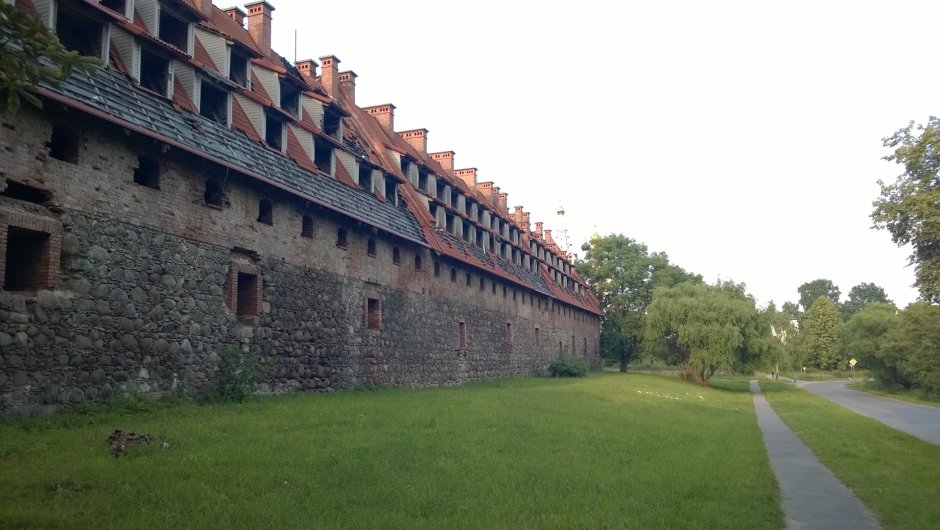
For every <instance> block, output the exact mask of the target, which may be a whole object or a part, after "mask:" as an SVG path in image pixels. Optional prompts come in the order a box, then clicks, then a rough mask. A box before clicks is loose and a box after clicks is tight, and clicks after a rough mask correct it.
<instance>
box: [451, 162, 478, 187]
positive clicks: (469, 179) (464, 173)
mask: <svg viewBox="0 0 940 530" xmlns="http://www.w3.org/2000/svg"><path fill="white" fill-rule="evenodd" d="M454 175H456V176H457V178H459V179H460V180H462V181H463V182H464V184H466V185H467V187H468V188H470V189H471V190H475V189H477V168H475V167H468V168H466V169H457V170H455V171H454Z"/></svg>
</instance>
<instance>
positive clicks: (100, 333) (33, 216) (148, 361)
mask: <svg viewBox="0 0 940 530" xmlns="http://www.w3.org/2000/svg"><path fill="white" fill-rule="evenodd" d="M48 112H50V115H51V117H52V118H53V120H61V119H67V121H68V123H75V122H76V120H75V119H76V118H77V117H78V116H77V115H75V114H74V113H72V114H71V115H66V116H64V117H63V115H61V111H56V110H55V109H50V110H49V111H48ZM57 112H58V113H57ZM86 121H87V123H85V124H84V125H83V126H82V129H81V130H80V134H81V138H82V140H81V144H80V150H79V153H78V159H77V161H75V163H70V162H65V161H62V160H56V159H53V158H51V157H49V156H48V146H47V142H49V140H50V137H51V131H52V126H51V122H50V121H49V119H47V116H44V115H42V114H40V113H38V112H36V111H32V110H29V109H25V110H24V111H22V112H21V113H20V114H19V115H17V116H15V117H11V116H9V115H3V116H2V122H3V123H2V125H3V127H0V148H2V149H3V150H4V156H3V157H2V159H0V176H3V177H4V179H5V180H6V181H14V182H17V183H21V184H25V185H28V186H31V187H33V188H35V189H40V190H42V193H43V194H44V197H45V198H44V200H42V201H37V200H30V199H32V198H31V197H26V199H27V200H24V198H23V197H19V196H14V197H10V196H0V226H2V227H3V229H4V230H5V229H6V228H7V226H19V225H23V223H24V222H32V223H34V225H35V226H42V227H47V228H44V229H43V230H48V231H49V232H51V233H52V236H53V239H54V240H55V241H56V244H57V247H56V248H55V249H54V251H55V252H57V253H58V256H57V262H56V263H57V265H58V271H57V277H56V278H55V280H54V282H53V284H51V285H48V286H46V287H44V288H41V289H35V290H24V291H5V290H0V413H3V414H11V413H34V412H39V411H44V410H49V409H53V408H56V407H58V406H62V405H70V404H76V403H81V402H83V401H86V400H103V399H108V398H111V397H114V396H117V395H124V394H131V393H147V394H156V395H159V394H163V393H166V392H181V393H184V394H187V395H197V394H199V393H200V392H203V391H205V390H206V388H207V386H208V384H209V382H210V380H211V379H212V374H213V371H214V369H215V365H216V361H217V358H218V357H217V355H218V353H219V352H220V351H221V349H222V348H224V347H226V346H227V345H232V344H237V345H239V346H240V347H242V348H243V349H250V350H252V351H254V352H257V353H259V354H261V355H263V356H265V357H267V358H269V359H271V360H272V361H273V363H274V366H275V370H274V373H273V374H272V375H271V376H270V377H269V378H268V380H267V381H265V383H264V385H262V390H263V391H270V392H285V391H293V390H330V389H338V388H347V387H351V386H355V385H360V384H367V383H368V384H388V385H402V386H422V385H439V384H457V383H461V382H465V381H470V380H475V379H482V378H493V377H506V376H511V375H522V374H542V373H545V370H546V368H547V366H548V364H549V363H550V362H551V361H552V360H553V359H555V358H556V357H557V356H558V355H559V354H560V353H566V354H572V353H573V354H575V355H578V356H582V357H585V358H587V359H588V360H589V361H590V364H591V365H592V366H593V367H594V368H597V367H599V356H598V353H597V351H598V350H597V347H598V346H597V340H598V322H597V319H596V318H595V317H593V316H591V315H588V314H586V313H581V312H578V311H575V310H574V309H572V308H562V307H560V306H557V305H555V304H554V303H553V302H552V301H551V300H550V299H548V298H545V297H541V296H538V295H536V294H535V293H532V292H530V291H526V290H524V289H523V288H521V287H519V286H516V285H514V284H510V283H503V282H502V281H501V280H499V279H497V278H494V277H490V276H488V275H485V274H484V275H482V276H481V274H480V273H479V272H478V271H476V270H474V269H472V268H465V267H463V265H462V264H460V263H455V262H449V261H438V265H439V271H440V274H439V275H435V273H434V263H435V261H436V260H437V257H436V256H434V255H433V254H432V253H431V252H430V251H429V250H428V249H426V248H423V247H421V246H419V245H417V244H414V243H409V242H406V241H403V240H398V239H396V238H393V237H390V236H388V235H387V234H385V233H384V232H382V231H381V230H376V229H374V228H371V227H367V226H364V225H361V224H359V223H356V222H354V221H352V220H349V219H344V218H342V217H338V216H335V215H334V214H332V213H331V212H328V211H326V210H322V209H317V208H311V207H309V206H308V205H304V204H302V203H301V202H300V201H297V200H294V199H293V198H292V197H290V196H287V195H286V194H284V193H282V192H278V191H277V190H273V189H265V188H263V187H260V186H259V185H257V184H255V183H253V182H250V181H248V180H247V179H244V178H242V177H239V176H238V175H225V174H220V170H219V169H218V168H215V167H212V166H210V165H208V164H206V163H203V162H201V161H199V160H197V159H195V158H194V157H191V156H189V155H183V154H178V153H175V152H164V150H163V149H161V146H160V145H157V144H154V143H153V142H152V141H150V140H146V139H142V138H136V137H133V136H128V135H125V134H124V133H123V132H122V131H120V130H118V129H116V128H114V127H112V126H109V125H107V124H103V123H94V122H91V121H88V120H86ZM141 154H146V155H147V156H153V157H154V158H156V159H158V160H159V161H160V175H159V189H151V188H148V187H146V186H142V185H140V184H136V183H134V182H133V172H134V168H135V167H136V166H137V164H138V156H139V155H141ZM207 176H212V177H215V176H217V177H219V178H222V179H224V182H225V187H224V195H225V201H224V206H223V207H221V208H215V207H210V206H207V205H206V204H205V202H204V201H203V191H204V183H205V179H206V178H207ZM8 195H9V194H8ZM14 195H16V194H14ZM260 198H267V199H270V200H271V201H272V202H273V204H274V212H273V217H274V222H273V224H272V225H271V226H269V225H267V224H263V223H259V222H257V216H258V202H259V200H260ZM37 202H41V203H42V204H36V203H37ZM304 215H308V216H311V217H312V218H313V220H314V230H313V232H312V234H309V233H308V234H302V231H301V225H302V221H301V219H302V217H303V216H304ZM24 220H25V221H24ZM339 228H345V229H346V230H347V231H348V242H347V245H346V246H345V247H342V246H338V245H337V244H336V235H337V230H338V229H339ZM2 234H5V232H0V235H2ZM308 236H309V237H308ZM4 237H5V236H4ZM369 239H372V240H373V241H374V242H375V247H374V249H375V252H374V253H373V254H374V255H372V254H370V253H369V252H368V243H367V241H368V240H369ZM0 243H3V241H2V238H0ZM396 249H397V251H398V254H399V257H400V259H399V263H398V264H394V263H393V261H392V255H393V252H395V251H396ZM4 256H5V254H4ZM415 256H418V257H420V259H421V267H420V268H417V267H416V263H415ZM452 268H454V269H455V275H454V279H455V280H456V281H452V276H451V269H452ZM246 271H247V272H250V273H252V274H256V275H257V278H258V280H259V285H258V288H257V296H258V301H259V302H258V304H257V305H258V307H257V311H251V314H249V315H243V316H238V315H236V313H235V311H234V310H233V309H234V305H235V303H236V302H235V299H236V298H237V297H238V293H237V292H236V289H235V283H237V278H238V272H246ZM468 273H469V274H470V283H469V285H468V284H467V281H466V275H467V274H468ZM481 278H482V281H483V285H482V286H483V288H482V289H481V288H480V281H481ZM494 285H495V287H494ZM369 299H372V300H374V301H378V307H379V308H380V309H379V313H380V315H379V320H380V322H379V325H378V326H377V327H378V329H370V327H369V325H368V324H369V321H368V315H367V311H368V309H367V308H368V300H369ZM461 324H462V325H463V326H464V330H465V344H464V346H463V347H461V345H460V333H459V329H460V327H461ZM536 329H538V332H536ZM536 333H538V335H539V337H538V340H537V339H536V336H535V335H536Z"/></svg>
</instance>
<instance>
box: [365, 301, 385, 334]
mask: <svg viewBox="0 0 940 530" xmlns="http://www.w3.org/2000/svg"><path fill="white" fill-rule="evenodd" d="M366 327H367V328H369V329H381V327H382V303H381V302H380V301H379V300H378V298H369V299H368V301H367V302H366Z"/></svg>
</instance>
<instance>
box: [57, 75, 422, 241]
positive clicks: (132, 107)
mask: <svg viewBox="0 0 940 530" xmlns="http://www.w3.org/2000/svg"><path fill="white" fill-rule="evenodd" d="M42 92H44V93H45V94H46V95H48V96H50V97H53V98H54V99H58V100H59V101H62V102H63V103H66V104H69V103H73V102H74V103H78V104H81V105H85V106H88V107H91V108H92V109H94V110H97V111H100V113H103V114H104V115H107V116H109V117H111V118H113V120H115V121H117V122H123V123H126V124H129V125H132V126H135V128H136V129H138V130H143V131H145V132H146V133H149V134H150V135H152V136H153V137H155V138H158V139H166V140H170V141H172V142H174V143H176V144H179V145H182V146H185V147H188V148H190V150H192V151H194V152H196V153H204V154H206V155H209V156H210V157H212V158H214V159H216V160H220V161H226V162H228V163H229V164H228V165H233V166H235V169H243V170H247V172H249V173H253V174H256V175H259V176H262V177H264V178H266V179H269V180H270V181H272V182H273V183H276V184H279V185H280V186H281V187H283V188H284V189H287V190H289V191H292V192H294V193H295V194H297V195H300V196H301V197H303V198H306V199H308V200H311V201H312V202H315V203H317V204H320V205H322V206H325V207H326V208H328V209H330V210H334V211H336V212H339V213H343V214H346V215H348V216H350V217H353V218H355V219H358V220H361V221H363V222H366V223H368V224H370V225H373V226H375V227H377V228H379V229H382V230H384V231H386V232H389V233H391V234H395V235H398V236H401V237H404V238H405V239H409V240H411V241H414V242H418V243H421V244H424V245H426V244H427V243H426V240H425V238H424V234H423V231H422V229H421V227H420V226H419V225H418V222H417V220H416V219H415V218H414V216H413V215H412V214H411V213H410V212H409V211H408V210H407V208H406V207H405V206H404V205H400V206H395V205H392V204H389V203H387V202H384V201H380V200H379V199H378V198H376V197H375V196H374V195H372V194H370V193H365V192H363V191H361V190H358V189H356V188H353V187H350V186H347V185H345V184H342V183H340V182H337V181H336V180H333V179H332V178H330V177H328V176H325V175H322V174H319V173H315V172H311V171H307V170H305V169H303V168H301V167H300V166H298V165H297V164H296V163H294V162H293V161H291V160H290V159H288V158H286V157H285V156H284V155H283V154H281V153H280V152H276V151H274V150H272V149H270V148H268V147H266V146H264V145H262V144H260V143H256V142H253V141H251V140H250V139H248V138H247V137H246V136H245V135H244V134H243V133H241V132H238V131H235V130H233V129H229V128H228V127H225V126H222V125H219V124H217V123H215V122H213V121H211V120H209V119H206V118H203V117H202V116H199V115H198V114H192V113H189V112H179V111H177V110H176V109H174V108H173V106H172V104H171V103H170V102H169V101H168V100H166V99H164V98H161V97H160V96H158V95H156V94H151V93H149V92H147V91H144V90H140V89H139V88H138V87H137V86H136V85H135V84H134V83H133V82H132V81H130V80H129V79H128V78H127V77H126V76H124V75H122V74H120V73H118V72H115V71H112V70H108V69H104V68H98V69H96V71H95V73H94V75H88V74H86V73H85V72H82V71H75V72H74V73H73V74H72V76H71V77H70V78H69V79H68V80H67V81H66V82H64V83H62V85H61V86H60V87H59V88H58V89H55V88H51V87H49V86H44V87H42ZM56 95H58V96H64V97H55V96H56Z"/></svg>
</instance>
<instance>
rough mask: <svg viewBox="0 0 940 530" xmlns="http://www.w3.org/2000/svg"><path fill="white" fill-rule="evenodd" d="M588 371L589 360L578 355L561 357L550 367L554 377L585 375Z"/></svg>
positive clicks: (549, 370) (549, 369)
mask: <svg viewBox="0 0 940 530" xmlns="http://www.w3.org/2000/svg"><path fill="white" fill-rule="evenodd" d="M587 371H588V365H587V361H585V360H584V359H579V358H577V357H565V356H562V357H559V358H558V360H556V361H555V362H553V363H552V364H551V365H549V367H548V372H549V373H550V374H551V375H552V377H583V376H584V375H585V374H587Z"/></svg>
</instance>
